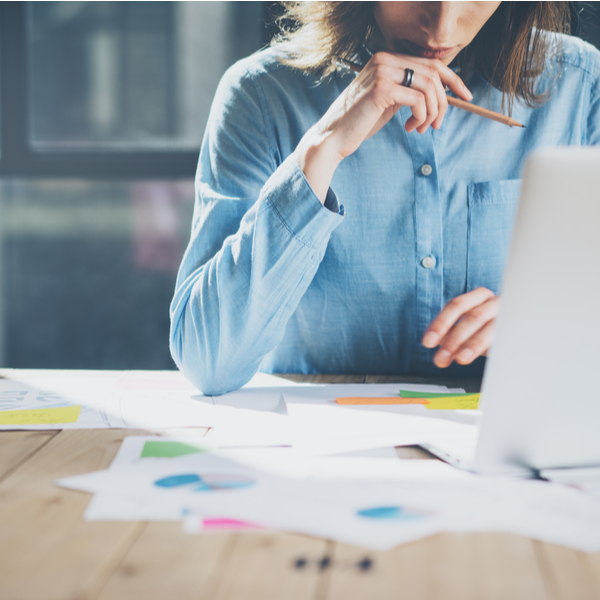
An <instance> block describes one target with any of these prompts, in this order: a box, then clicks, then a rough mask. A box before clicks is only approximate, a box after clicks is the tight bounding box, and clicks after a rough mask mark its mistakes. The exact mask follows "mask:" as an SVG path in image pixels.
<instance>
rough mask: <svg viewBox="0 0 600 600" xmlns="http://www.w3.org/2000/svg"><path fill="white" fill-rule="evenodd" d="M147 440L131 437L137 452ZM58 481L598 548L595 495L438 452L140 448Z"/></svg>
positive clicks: (251, 516) (187, 509) (378, 536)
mask: <svg viewBox="0 0 600 600" xmlns="http://www.w3.org/2000/svg"><path fill="white" fill-rule="evenodd" d="M147 441H148V440H145V441H144V440H139V441H136V442H131V443H130V445H132V446H133V445H134V444H137V448H138V457H140V455H141V454H142V453H143V447H144V446H145V444H146V442H147ZM126 454H127V453H126V452H124V453H123V454H122V456H123V457H124V456H125V455H126ZM284 473H285V475H284ZM59 484H60V485H63V486H66V487H71V488H73V489H80V490H86V491H90V492H96V493H99V494H100V495H101V497H104V498H113V499H115V498H116V499H118V500H119V501H127V502H129V503H130V506H134V504H135V503H136V502H138V503H142V506H154V507H155V510H156V514H162V515H163V516H164V515H188V516H189V515H196V517H197V516H198V515H203V516H205V515H209V516H212V515H218V517H214V518H215V519H220V520H222V519H225V520H233V521H245V522H249V523H253V524H259V525H261V526H264V527H268V528H270V529H277V530H285V531H294V532H300V533H306V534H310V535H316V536H320V537H325V538H328V539H336V540H339V541H343V542H346V543H351V544H356V545H360V546H365V547H368V548H373V549H379V550H385V549H388V548H391V547H393V546H395V545H398V544H400V543H404V542H407V541H411V540H414V539H419V538H421V537H424V536H426V535H430V534H432V533H435V532H438V531H512V532H514V533H517V534H521V535H527V536H530V537H532V538H534V539H539V540H543V541H546V542H551V543H556V544H561V545H565V546H568V547H571V548H575V549H579V550H584V551H597V550H599V549H600V502H598V501H597V499H596V498H594V497H593V496H590V495H586V494H584V493H582V492H580V491H578V490H575V489H572V488H568V487H566V486H560V485H552V484H549V483H547V482H542V481H527V480H513V479H508V478H485V477H478V476H474V475H469V474H467V473H464V472H461V471H458V470H456V469H453V468H452V467H450V466H448V465H446V464H444V463H440V462H438V461H426V460H425V461H412V460H411V461H401V460H398V459H395V460H389V459H378V458H362V459H360V458H352V457H345V458H343V457H329V458H310V457H306V456H305V455H302V454H301V453H299V452H298V451H296V450H294V449H286V448H281V449H254V450H228V451H220V452H218V453H210V452H200V453H192V454H187V455H182V456H179V457H175V458H156V457H149V458H143V459H142V458H138V459H136V462H135V463H132V464H129V465H128V466H123V467H122V468H114V469H113V468H111V469H108V470H106V471H99V472H96V473H91V474H87V475H82V476H77V477H72V478H67V479H65V480H62V481H60V482H59ZM171 511H172V512H171ZM138 514H139V513H138ZM137 518H139V516H138V517H137ZM189 518H190V520H191V519H192V517H189ZM198 522H199V521H197V524H198Z"/></svg>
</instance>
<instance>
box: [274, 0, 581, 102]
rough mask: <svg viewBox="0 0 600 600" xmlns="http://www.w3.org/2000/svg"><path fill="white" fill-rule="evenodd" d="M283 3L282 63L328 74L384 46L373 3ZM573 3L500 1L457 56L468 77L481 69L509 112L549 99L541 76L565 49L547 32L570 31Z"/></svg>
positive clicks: (278, 42) (279, 43) (276, 41)
mask: <svg viewBox="0 0 600 600" xmlns="http://www.w3.org/2000/svg"><path fill="white" fill-rule="evenodd" d="M281 4H283V6H284V8H285V12H284V14H283V15H282V16H281V17H280V18H279V24H280V28H281V32H280V33H279V35H278V36H276V37H275V38H274V39H273V41H272V42H271V43H272V45H273V46H277V47H278V48H280V49H281V50H283V55H282V58H281V61H282V62H283V63H285V64H287V65H289V66H291V67H294V68H297V69H301V70H302V71H305V72H309V73H314V74H317V75H319V76H321V77H325V76H327V75H329V74H331V73H333V72H334V71H335V70H336V69H337V62H336V61H337V59H339V58H342V59H348V60H353V59H354V60H356V58H357V57H359V56H361V55H364V48H365V47H366V48H368V49H370V50H372V51H377V50H379V49H381V48H383V47H384V45H383V36H382V34H381V31H380V30H379V27H378V26H377V23H376V21H375V17H374V15H373V7H374V3H373V2H282V3H281ZM570 4H571V3H570V2H501V3H500V6H499V7H498V9H497V10H496V11H495V12H494V14H493V15H492V16H491V17H490V18H489V19H488V21H487V22H486V23H485V25H484V26H483V27H482V28H481V30H480V31H479V33H478V34H477V35H476V36H475V38H474V39H473V41H472V42H471V43H470V44H469V45H468V46H467V47H466V48H465V49H464V50H462V52H460V54H459V55H458V57H457V58H456V63H457V65H458V66H460V69H461V77H462V78H463V80H464V81H466V80H467V79H468V78H469V76H470V75H471V73H472V72H474V71H476V72H477V73H479V75H481V77H483V78H484V79H485V80H486V81H488V82H489V83H491V84H492V85H493V86H494V87H496V88H498V89H499V90H500V91H502V93H503V104H505V103H506V104H507V105H508V110H509V112H510V110H511V109H512V105H513V102H514V100H515V99H516V98H517V99H520V100H522V101H523V102H525V103H526V104H527V105H528V106H538V105H539V104H541V103H542V102H544V101H545V100H546V99H547V97H548V90H545V91H539V90H537V89H536V80H537V77H538V76H539V75H540V73H541V72H542V71H543V69H544V66H545V64H546V61H547V59H548V57H549V55H550V54H551V53H554V52H559V50H560V46H559V45H557V44H556V40H555V38H554V36H550V35H548V32H558V33H569V31H570V16H571V10H570ZM557 76H558V71H557Z"/></svg>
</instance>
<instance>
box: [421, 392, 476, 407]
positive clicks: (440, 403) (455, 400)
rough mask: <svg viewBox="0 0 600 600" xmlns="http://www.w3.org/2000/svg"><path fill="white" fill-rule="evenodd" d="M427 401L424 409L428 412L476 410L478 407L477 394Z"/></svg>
mask: <svg viewBox="0 0 600 600" xmlns="http://www.w3.org/2000/svg"><path fill="white" fill-rule="evenodd" d="M427 400H428V402H427V404H425V408H427V409H428V410H477V408H478V407H479V394H461V395H459V396H444V397H442V398H428V399H427Z"/></svg>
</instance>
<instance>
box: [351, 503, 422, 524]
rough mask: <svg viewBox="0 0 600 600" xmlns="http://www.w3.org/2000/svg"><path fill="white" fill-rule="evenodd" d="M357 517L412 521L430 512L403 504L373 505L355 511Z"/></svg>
mask: <svg viewBox="0 0 600 600" xmlns="http://www.w3.org/2000/svg"><path fill="white" fill-rule="evenodd" d="M356 514H357V515H358V516H359V517H364V518H366V519H373V520H378V521H414V520H415V519H422V518H424V517H428V516H430V513H428V512H426V511H423V510H418V509H414V508H406V507H403V506H374V507H372V508H364V509H363V510H359V511H358V512H357V513H356Z"/></svg>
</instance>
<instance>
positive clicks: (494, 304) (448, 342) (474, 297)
mask: <svg viewBox="0 0 600 600" xmlns="http://www.w3.org/2000/svg"><path fill="white" fill-rule="evenodd" d="M499 304H500V299H499V297H498V296H495V295H494V293H493V292H491V291H490V290H488V289H485V288H477V289H476V290H473V291H472V292H468V293H467V294H463V295H461V296H457V297H456V298H454V299H452V300H451V301H450V302H449V303H448V304H447V305H446V306H445V307H444V309H443V310H442V312H441V313H440V314H439V315H438V316H437V317H436V318H435V319H434V321H433V322H432V323H431V325H430V326H429V328H428V329H427V332H426V333H425V335H424V336H423V345H424V346H425V347H427V348H434V347H435V346H440V349H439V350H438V352H437V353H436V355H435V357H434V363H435V364H436V365H437V366H438V367H447V366H448V365H449V364H450V363H451V362H452V361H453V360H456V361H457V362H459V363H461V364H468V363H470V362H472V361H473V360H475V358H477V357H478V356H482V355H484V354H485V353H486V352H487V350H488V349H489V348H490V346H491V343H492V335H493V321H494V319H495V318H496V317H497V316H498V310H499Z"/></svg>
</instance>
